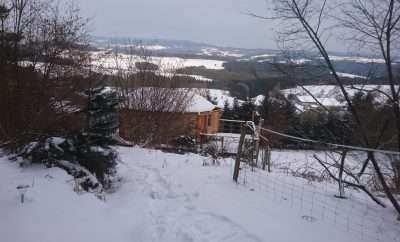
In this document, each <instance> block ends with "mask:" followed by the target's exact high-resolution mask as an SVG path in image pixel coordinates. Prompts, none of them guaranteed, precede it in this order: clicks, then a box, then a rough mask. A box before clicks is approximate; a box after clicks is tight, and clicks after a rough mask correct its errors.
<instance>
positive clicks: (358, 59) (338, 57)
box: [321, 55, 385, 64]
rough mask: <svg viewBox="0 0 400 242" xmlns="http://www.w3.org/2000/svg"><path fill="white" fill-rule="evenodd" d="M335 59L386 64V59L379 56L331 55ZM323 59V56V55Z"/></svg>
mask: <svg viewBox="0 0 400 242" xmlns="http://www.w3.org/2000/svg"><path fill="white" fill-rule="evenodd" d="M329 57H330V59H331V60H333V61H351V62H357V63H376V64H384V63H385V60H384V59H378V58H369V57H354V56H334V55H332V56H329ZM321 59H322V57H321Z"/></svg>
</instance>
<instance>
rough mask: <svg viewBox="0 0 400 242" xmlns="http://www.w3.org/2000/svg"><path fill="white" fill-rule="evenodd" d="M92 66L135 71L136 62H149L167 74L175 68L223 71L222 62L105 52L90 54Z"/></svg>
mask: <svg viewBox="0 0 400 242" xmlns="http://www.w3.org/2000/svg"><path fill="white" fill-rule="evenodd" d="M91 54H92V64H93V65H94V66H95V67H98V68H103V69H105V70H109V71H110V72H112V71H115V70H131V71H135V69H136V68H135V63H136V62H150V63H153V64H156V65H158V66H159V68H160V70H161V71H164V72H168V71H171V70H174V69H177V68H184V67H202V66H204V67H205V68H207V69H217V70H218V69H224V66H223V64H224V63H225V62H224V61H219V60H209V59H184V58H180V57H156V56H154V57H141V56H137V55H127V54H118V55H114V54H110V53H108V52H105V51H101V52H92V53H91Z"/></svg>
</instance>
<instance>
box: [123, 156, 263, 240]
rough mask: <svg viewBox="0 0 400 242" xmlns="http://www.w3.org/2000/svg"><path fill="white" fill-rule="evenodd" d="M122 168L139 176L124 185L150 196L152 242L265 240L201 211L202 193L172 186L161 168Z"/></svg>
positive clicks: (135, 165) (130, 164) (216, 216)
mask: <svg viewBox="0 0 400 242" xmlns="http://www.w3.org/2000/svg"><path fill="white" fill-rule="evenodd" d="M122 165H123V166H125V169H127V170H128V171H129V174H130V175H131V176H133V177H135V179H134V180H131V182H130V183H125V184H124V186H139V187H141V192H142V193H143V194H145V195H146V194H147V196H148V197H149V201H148V205H149V211H148V213H149V216H150V220H151V225H148V226H149V227H151V228H152V230H153V231H151V232H152V235H153V236H152V241H182V242H190V241H221V242H222V241H232V242H233V241H237V242H242V241H249V242H252V241H261V239H259V238H257V237H256V236H255V235H252V234H250V233H249V232H247V231H246V230H245V229H243V228H242V227H241V226H240V225H238V224H235V223H234V222H233V221H231V220H230V219H229V218H227V217H225V216H223V215H218V214H215V213H213V212H206V211H201V210H199V209H198V207H197V206H196V205H195V204H194V203H193V199H196V197H198V196H199V194H198V193H193V194H188V193H187V192H185V191H184V190H180V189H179V188H182V186H183V185H182V184H172V183H171V181H170V180H167V178H168V177H167V178H165V177H163V176H162V175H161V173H160V169H157V168H154V167H151V166H150V165H145V164H140V163H139V162H132V163H123V164H122ZM169 178H171V177H169ZM171 180H173V179H171ZM130 195H133V194H127V196H130ZM132 199H133V200H135V197H132Z"/></svg>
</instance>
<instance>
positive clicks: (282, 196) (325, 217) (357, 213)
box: [239, 163, 400, 242]
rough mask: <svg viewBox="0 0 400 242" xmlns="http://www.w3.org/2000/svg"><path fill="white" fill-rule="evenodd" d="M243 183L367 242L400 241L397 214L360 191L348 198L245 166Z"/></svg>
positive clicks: (316, 185) (320, 186)
mask: <svg viewBox="0 0 400 242" xmlns="http://www.w3.org/2000/svg"><path fill="white" fill-rule="evenodd" d="M239 183H240V184H242V185H243V186H246V187H248V188H249V189H252V190H254V191H255V192H258V193H260V194H263V195H265V196H266V197H267V198H268V199H270V200H272V201H275V202H277V203H279V204H282V203H286V206H288V207H290V208H291V209H293V211H297V212H299V213H300V214H299V215H300V216H301V218H303V219H305V220H307V221H309V222H315V221H319V220H321V221H325V222H327V223H330V224H332V225H333V226H335V227H337V228H338V229H339V230H342V231H348V232H351V233H353V234H355V235H356V236H359V237H360V238H361V239H362V240H365V241H382V242H391V241H393V242H397V241H400V223H399V222H398V221H396V217H395V215H394V211H393V210H391V209H389V208H386V209H385V208H382V207H380V206H378V205H376V204H374V203H372V202H371V201H369V200H368V198H366V197H363V194H360V193H359V192H356V191H354V192H351V191H347V193H346V196H347V198H346V199H340V198H337V197H335V195H336V194H337V192H336V190H335V188H334V186H332V184H330V183H317V182H309V181H307V180H305V179H298V178H295V177H293V176H291V175H290V174H289V173H286V174H285V173H267V172H266V171H264V170H261V169H259V168H255V167H252V166H250V165H248V164H247V163H242V167H241V172H240V175H239Z"/></svg>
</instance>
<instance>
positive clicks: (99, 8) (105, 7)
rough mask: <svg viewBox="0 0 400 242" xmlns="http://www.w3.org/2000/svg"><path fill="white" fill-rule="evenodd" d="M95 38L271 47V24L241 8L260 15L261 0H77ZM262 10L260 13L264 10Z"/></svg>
mask: <svg viewBox="0 0 400 242" xmlns="http://www.w3.org/2000/svg"><path fill="white" fill-rule="evenodd" d="M76 2H77V3H79V5H80V7H81V9H82V12H83V14H84V15H85V16H88V17H91V18H92V21H91V30H92V32H93V33H94V34H95V35H99V36H118V37H133V38H166V39H179V40H192V41H197V42H205V43H210V44H216V45H222V46H233V47H245V48H275V47H276V45H275V41H274V36H273V31H272V29H271V24H268V22H267V21H263V20H260V19H255V18H252V17H249V16H247V15H245V14H243V13H244V12H249V11H251V12H257V13H260V14H261V13H264V12H266V11H267V5H266V3H265V0H79V1H76ZM264 10H265V11H264Z"/></svg>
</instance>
